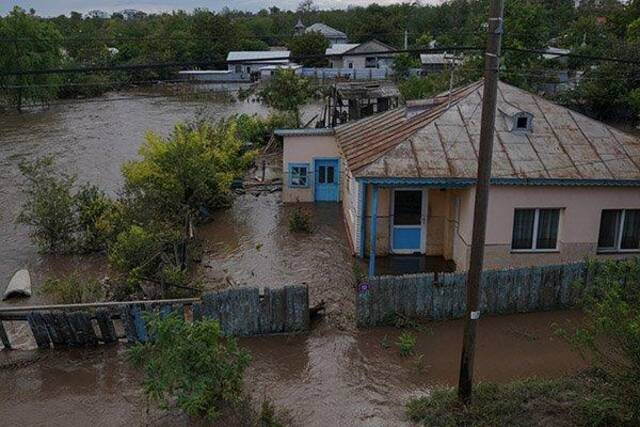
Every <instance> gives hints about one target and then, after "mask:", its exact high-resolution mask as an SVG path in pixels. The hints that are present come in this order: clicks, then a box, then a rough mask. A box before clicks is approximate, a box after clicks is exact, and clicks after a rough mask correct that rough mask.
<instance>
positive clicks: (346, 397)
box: [0, 94, 585, 426]
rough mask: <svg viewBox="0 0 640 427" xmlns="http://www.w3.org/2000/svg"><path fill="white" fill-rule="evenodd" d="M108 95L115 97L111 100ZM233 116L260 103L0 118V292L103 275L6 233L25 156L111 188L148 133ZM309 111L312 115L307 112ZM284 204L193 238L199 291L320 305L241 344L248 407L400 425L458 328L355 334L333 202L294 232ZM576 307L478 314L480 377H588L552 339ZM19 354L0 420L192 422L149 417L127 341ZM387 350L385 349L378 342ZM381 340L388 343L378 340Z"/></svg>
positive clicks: (438, 381)
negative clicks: (307, 318) (315, 318)
mask: <svg viewBox="0 0 640 427" xmlns="http://www.w3.org/2000/svg"><path fill="white" fill-rule="evenodd" d="M109 96H114V97H116V96H121V95H118V94H113V95H109ZM236 112H249V113H254V112H255V113H259V114H264V113H266V110H265V109H264V107H262V106H261V105H260V104H256V103H195V102H192V103H190V102H178V101H175V100H173V99H171V98H166V99H165V98H161V99H159V98H153V99H150V98H143V97H140V98H133V99H128V100H122V101H114V102H95V103H86V104H78V105H67V106H56V107H54V108H52V109H50V110H47V111H42V112H38V113H29V114H22V115H18V114H6V113H3V114H2V115H1V116H0V119H1V120H0V202H1V203H0V206H1V209H2V211H1V213H0V221H1V223H0V241H1V242H2V245H0V257H1V259H2V262H0V288H2V289H3V287H4V286H6V283H8V280H9V278H10V277H11V275H12V274H13V272H14V271H15V270H17V269H19V268H25V267H26V268H29V269H30V270H31V271H32V273H33V281H34V290H35V291H36V293H35V295H34V297H32V298H31V299H30V300H26V301H21V302H20V303H23V304H24V303H29V304H32V303H40V302H47V301H46V298H43V297H42V296H40V295H39V294H38V292H37V288H38V286H39V284H40V283H41V282H42V279H43V277H44V276H45V275H48V274H52V273H67V272H71V271H74V270H76V269H80V270H82V271H84V272H85V273H86V274H91V275H101V274H104V273H105V270H104V259H103V258H102V257H100V256H91V257H47V256H42V255H39V254H38V253H37V251H36V248H35V247H33V245H32V244H31V243H30V242H29V239H28V230H27V229H26V228H25V227H23V226H20V225H17V224H15V222H14V218H15V216H16V215H17V213H18V211H19V208H20V205H21V204H22V202H23V197H22V195H21V193H20V189H19V184H20V183H21V177H20V174H19V171H18V163H19V162H20V161H21V160H26V159H31V158H35V157H38V156H41V155H45V154H53V155H55V156H56V158H57V160H58V164H59V166H60V167H61V168H62V169H64V170H66V171H68V172H70V173H75V174H77V175H78V178H79V182H84V181H91V182H93V183H96V184H97V185H99V186H100V187H102V188H104V189H106V190H107V191H109V192H110V193H112V194H113V193H115V192H117V190H118V188H119V186H120V184H121V178H120V166H121V164H122V163H123V162H124V161H126V160H128V159H132V158H135V156H136V151H137V147H138V145H139V144H140V142H141V141H142V137H143V135H144V132H145V131H146V130H147V129H154V130H155V131H157V132H161V133H165V134H166V133H168V132H169V131H170V130H171V128H172V127H173V124H174V123H175V122H176V121H179V120H189V119H192V118H194V117H195V116H196V115H198V114H201V115H202V114H204V115H208V116H210V117H224V116H227V115H230V114H233V113H236ZM313 114H315V112H313ZM293 208H294V207H293V206H283V205H282V203H281V201H280V195H279V193H264V194H262V195H259V196H255V195H252V194H250V193H249V194H245V195H241V196H238V197H237V198H236V199H235V201H234V203H233V205H232V207H231V208H230V209H228V210H226V211H220V212H217V213H216V214H215V216H214V218H213V221H212V222H211V223H209V224H207V225H205V226H203V227H201V228H199V229H198V234H199V236H200V237H202V238H204V239H205V242H206V245H205V257H204V260H203V264H202V271H203V273H204V275H205V277H206V279H207V287H208V288H210V289H218V288H222V287H225V286H283V285H285V284H289V283H292V284H302V283H304V284H308V285H309V290H310V300H311V304H312V305H315V304H318V303H320V302H321V301H324V302H325V306H326V316H325V317H324V318H323V319H322V320H321V321H319V322H317V323H315V324H314V328H313V330H312V332H311V333H310V334H308V335H304V336H293V337H285V336H275V337H258V338H246V339H242V340H241V344H242V345H244V346H245V347H247V348H248V349H249V350H250V352H251V353H252V355H253V362H252V364H251V366H250V368H249V369H248V371H247V374H246V380H247V381H246V383H247V388H248V389H249V391H250V392H251V394H252V396H253V397H254V399H255V400H256V401H259V400H260V399H262V398H263V397H267V398H269V399H271V400H273V401H274V402H275V403H276V405H277V407H279V408H282V409H284V410H286V411H288V412H289V414H290V415H291V417H292V419H293V420H294V422H295V423H296V424H298V425H305V426H306V425H309V426H326V425H337V426H351V425H355V426H396V425H405V424H409V422H408V421H407V420H406V418H405V417H404V411H403V406H404V404H405V403H406V401H407V400H408V399H409V398H411V397H412V396H417V395H421V394H426V393H428V392H429V391H430V390H431V389H432V388H433V387H434V386H438V385H454V384H455V382H456V379H457V367H458V357H459V356H458V353H459V350H460V344H461V341H460V340H461V336H462V323H461V322H460V321H452V322H439V323H432V324H428V325H427V328H426V330H425V331H421V332H416V333H417V335H418V344H417V348H416V354H422V355H423V356H422V362H418V359H417V358H416V356H413V357H409V358H402V357H400V356H399V353H398V349H397V346H396V344H395V342H396V341H397V337H398V335H399V333H400V331H399V330H397V329H393V328H379V329H372V330H361V331H358V330H357V329H356V328H355V326H354V319H355V293H354V291H353V285H354V278H353V272H352V265H353V258H352V257H351V255H350V253H349V248H348V245H347V243H346V241H345V240H344V236H345V234H344V229H343V222H342V221H343V220H342V216H341V212H340V209H339V207H338V206H336V205H332V204H318V205H314V206H307V207H305V208H307V209H309V210H310V211H311V213H312V218H313V226H314V232H313V233H312V234H310V235H294V234H291V233H289V231H288V228H287V218H288V213H289V211H290V210H291V209H293ZM579 319H580V316H579V314H577V313H575V312H553V313H539V314H527V315H516V316H503V317H491V318H486V319H483V321H482V323H481V326H480V332H479V348H478V361H477V364H476V365H477V376H478V378H479V379H480V380H487V381H500V382H502V381H509V380H511V379H514V378H522V377H527V376H544V377H554V376H558V375H563V374H567V373H569V374H570V373H574V372H577V371H578V370H580V369H582V368H584V366H585V365H584V364H583V363H582V362H581V360H580V359H579V358H578V357H577V356H576V355H575V354H574V353H572V352H571V351H570V349H569V348H568V346H567V345H566V344H565V343H563V342H562V341H560V340H559V339H558V338H556V337H554V335H553V333H552V328H551V327H550V325H551V324H552V323H554V322H556V323H563V322H566V321H570V322H577V321H579ZM10 333H11V334H12V338H14V339H17V343H18V344H19V346H21V348H23V349H24V350H19V351H13V352H0V425H2V426H27V425H28V426H38V425H42V426H44V425H47V426H58V425H59V426H86V425H89V424H92V425H98V426H123V425H143V424H147V425H161V426H165V425H166V426H173V425H189V421H188V420H186V419H185V418H183V417H180V416H177V415H175V414H168V415H167V414H163V413H161V412H159V411H158V410H154V409H152V410H151V411H150V412H149V413H147V411H146V409H145V408H146V403H145V399H144V398H143V396H142V392H141V388H140V382H139V381H140V378H141V377H140V373H139V372H136V371H134V370H133V369H132V368H131V366H130V365H129V364H128V363H127V361H126V357H125V348H126V347H125V346H116V347H101V348H99V349H92V350H70V351H51V352H39V351H36V350H31V349H32V348H33V342H32V341H31V339H30V337H29V334H28V332H27V328H26V327H25V326H24V325H20V326H19V327H17V328H16V327H14V328H12V329H11V330H10ZM383 344H385V345H383ZM386 344H388V345H389V346H388V348H386V347H387V345H386Z"/></svg>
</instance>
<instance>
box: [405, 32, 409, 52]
mask: <svg viewBox="0 0 640 427" xmlns="http://www.w3.org/2000/svg"><path fill="white" fill-rule="evenodd" d="M408 49H409V30H404V50H408Z"/></svg>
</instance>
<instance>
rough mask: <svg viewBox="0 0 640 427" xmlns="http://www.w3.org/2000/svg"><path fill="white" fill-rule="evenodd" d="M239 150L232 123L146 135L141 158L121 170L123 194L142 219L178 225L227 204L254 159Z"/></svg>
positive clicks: (251, 153) (248, 153)
mask: <svg viewBox="0 0 640 427" xmlns="http://www.w3.org/2000/svg"><path fill="white" fill-rule="evenodd" d="M241 149H242V141H241V140H240V139H239V138H238V136H237V124H236V122H235V120H226V121H222V122H220V123H219V124H218V125H217V126H213V125H211V124H209V123H207V122H200V123H197V124H195V125H193V126H191V127H189V126H187V125H185V124H177V125H176V126H175V128H174V131H173V133H172V134H171V136H170V137H169V138H166V139H165V138H162V137H160V136H159V135H156V134H154V133H151V132H149V133H147V134H146V136H145V142H144V143H143V144H142V146H141V147H140V150H139V154H140V156H141V157H142V159H141V160H138V161H132V162H128V163H126V164H125V165H124V166H123V168H122V174H123V175H124V180H125V192H126V193H127V196H128V197H129V198H130V199H132V200H133V201H134V203H135V204H136V205H137V206H138V210H139V211H141V212H144V213H146V217H147V218H155V219H158V218H159V219H161V220H164V221H168V222H174V223H178V224H183V223H184V219H185V216H186V215H189V214H196V215H197V214H198V213H199V212H202V211H208V210H213V209H218V208H220V207H223V206H226V205H227V204H228V201H229V197H230V192H229V189H230V186H231V183H232V181H233V179H234V178H235V177H236V176H239V175H241V174H242V173H244V171H245V170H246V168H247V167H248V166H249V164H250V163H251V161H252V160H253V158H254V156H255V152H246V153H241Z"/></svg>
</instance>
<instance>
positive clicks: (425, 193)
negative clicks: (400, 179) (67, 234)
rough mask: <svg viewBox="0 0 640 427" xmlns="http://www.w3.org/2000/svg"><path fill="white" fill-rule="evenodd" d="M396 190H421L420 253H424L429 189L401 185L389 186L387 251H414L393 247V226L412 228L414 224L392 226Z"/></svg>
mask: <svg viewBox="0 0 640 427" xmlns="http://www.w3.org/2000/svg"><path fill="white" fill-rule="evenodd" d="M396 191H421V192H422V207H421V211H422V212H421V216H420V253H421V254H424V253H426V246H427V215H428V211H427V207H428V206H429V189H428V188H422V187H420V188H415V187H402V188H391V198H390V199H391V203H390V204H389V210H390V213H389V218H390V221H389V245H390V247H389V252H390V253H392V254H398V255H402V254H404V255H406V254H413V253H415V252H416V251H415V250H411V249H400V250H394V249H393V229H394V227H398V228H414V227H415V225H398V226H394V225H393V223H394V221H395V218H394V212H393V211H394V209H393V208H394V206H395V200H396Z"/></svg>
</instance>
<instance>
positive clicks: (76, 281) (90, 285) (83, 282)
mask: <svg viewBox="0 0 640 427" xmlns="http://www.w3.org/2000/svg"><path fill="white" fill-rule="evenodd" d="M40 292H42V293H43V294H44V295H46V296H48V297H49V298H51V299H52V300H53V301H54V302H55V303H56V304H80V303H85V302H97V301H102V300H104V298H105V296H106V290H105V289H104V287H103V286H102V283H100V282H99V281H98V280H96V279H94V278H88V279H84V278H81V277H80V275H79V274H78V273H73V274H71V275H69V276H66V277H49V278H47V279H46V280H45V282H44V284H43V285H42V288H41V289H40Z"/></svg>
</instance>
